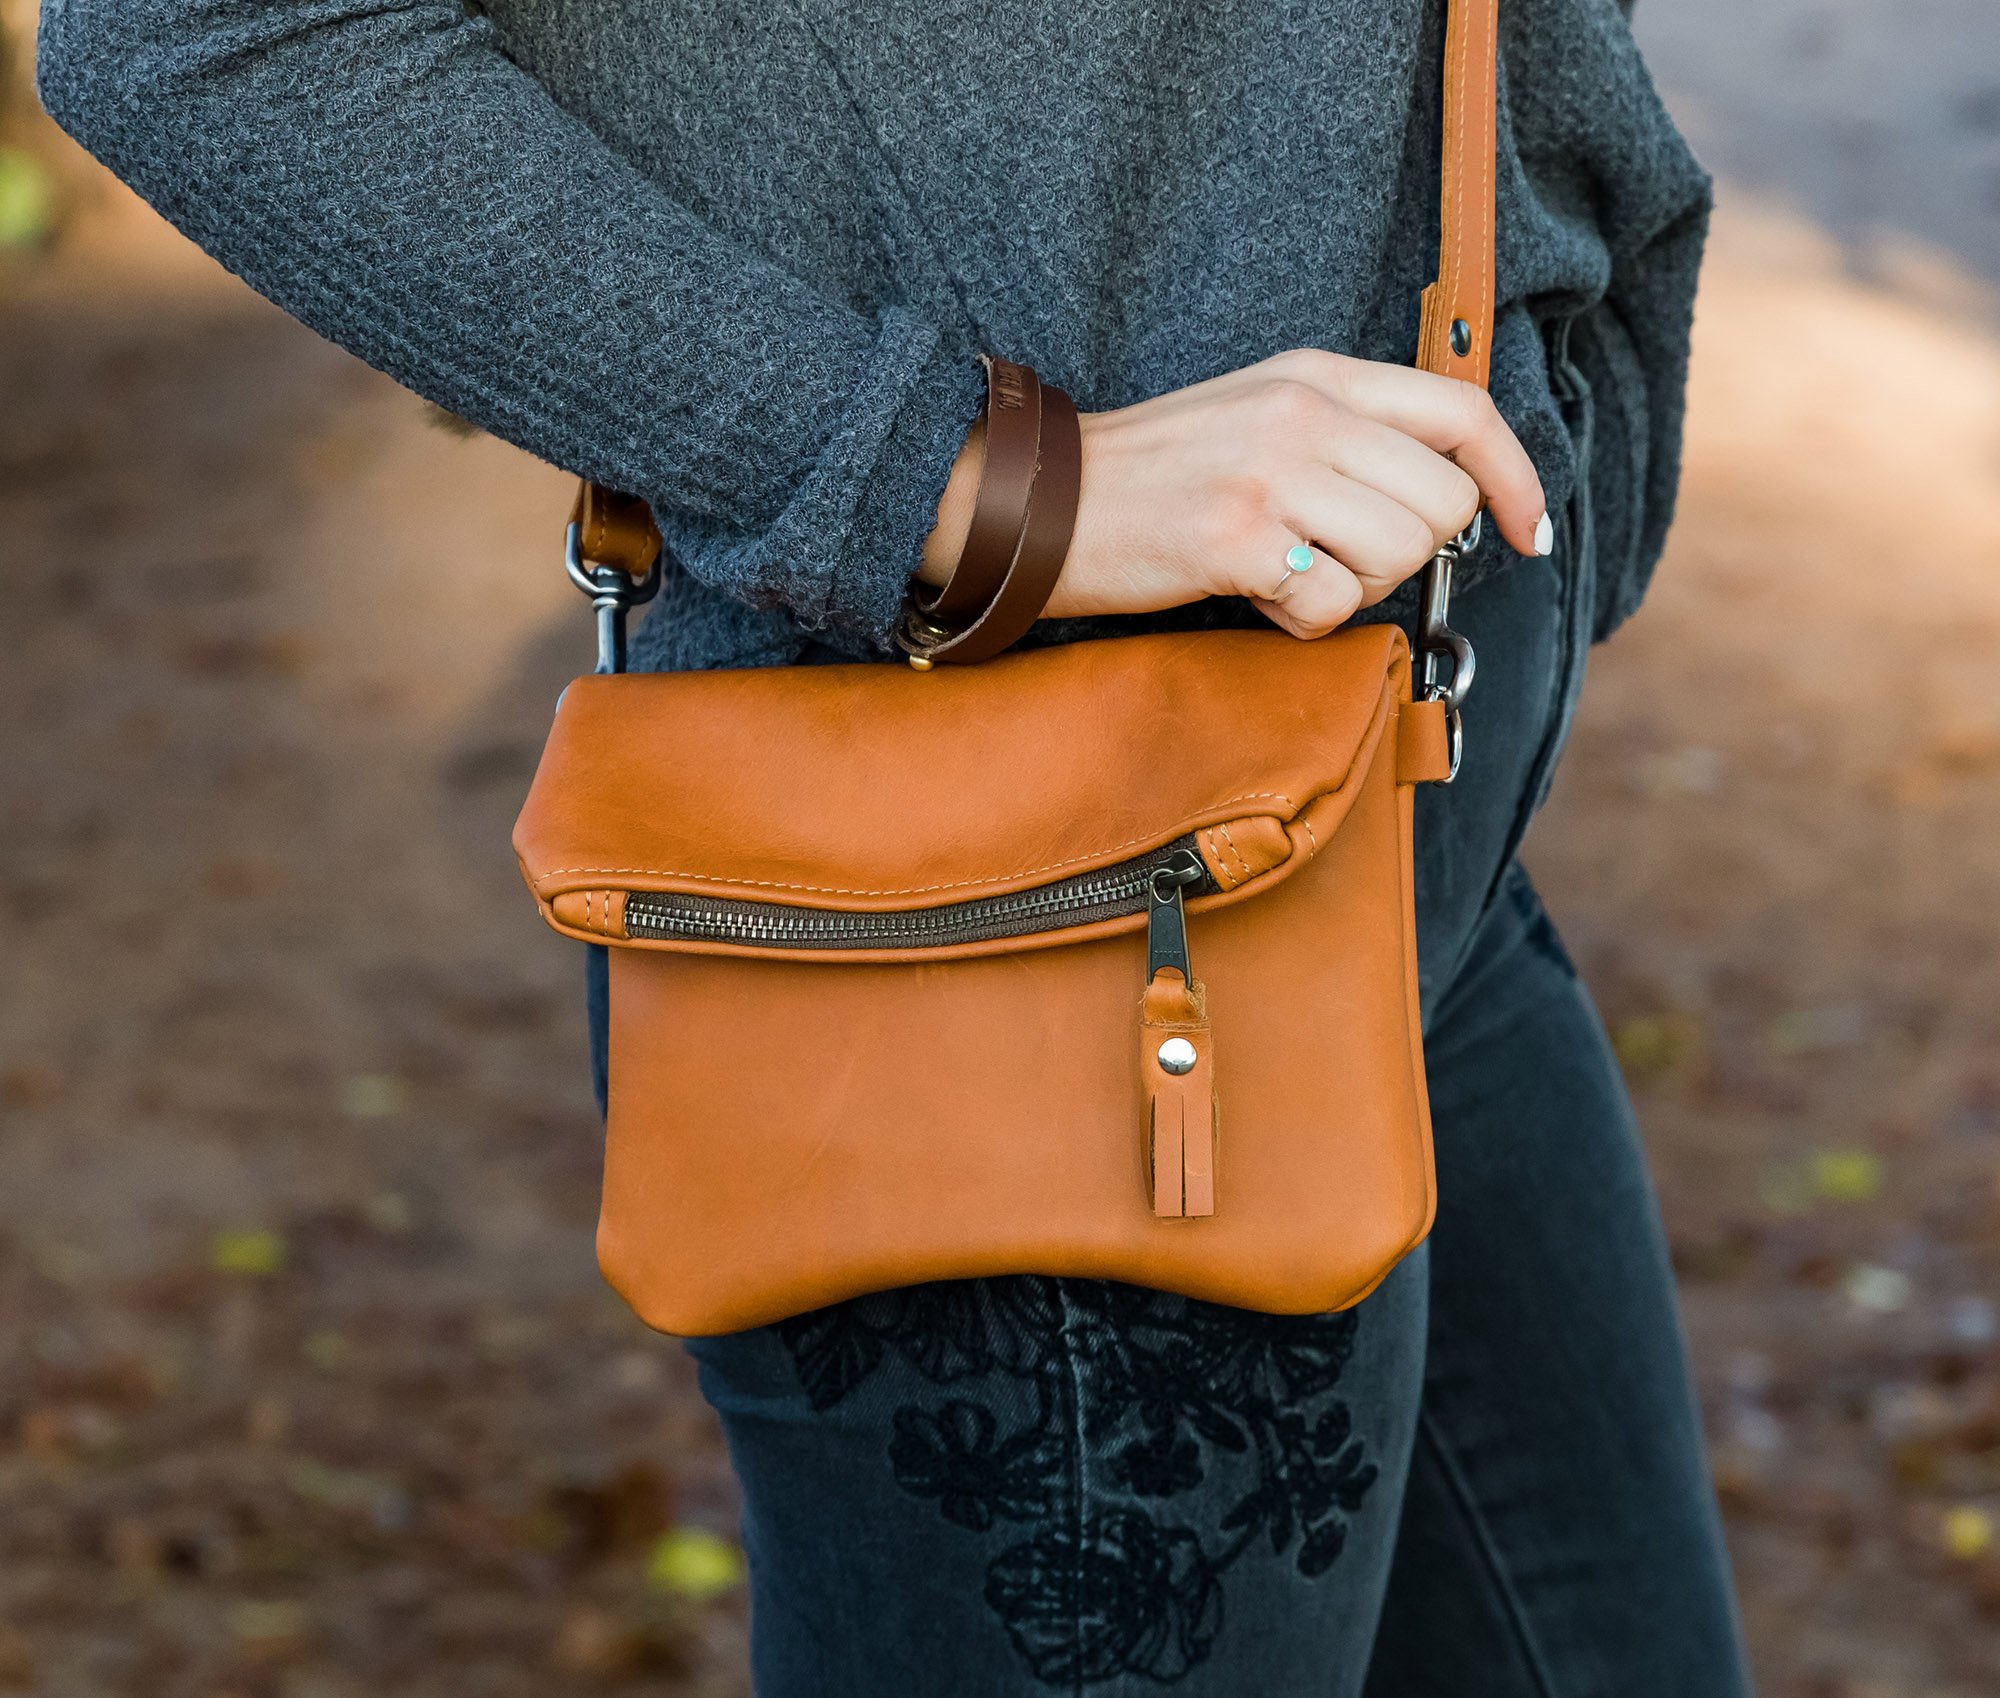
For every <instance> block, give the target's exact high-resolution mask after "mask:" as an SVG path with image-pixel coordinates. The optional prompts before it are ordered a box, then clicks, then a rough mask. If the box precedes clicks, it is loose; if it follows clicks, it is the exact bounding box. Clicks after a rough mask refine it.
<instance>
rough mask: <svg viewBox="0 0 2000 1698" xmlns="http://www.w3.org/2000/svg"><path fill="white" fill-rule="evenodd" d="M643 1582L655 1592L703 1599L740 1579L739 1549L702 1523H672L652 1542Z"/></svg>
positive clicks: (717, 1594) (728, 1589) (734, 1585)
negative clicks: (699, 1525)
mask: <svg viewBox="0 0 2000 1698" xmlns="http://www.w3.org/2000/svg"><path fill="white" fill-rule="evenodd" d="M646 1583H647V1584H648V1585H649V1586H651V1587H652V1588H653V1589H654V1590H655V1591H656V1592H667V1593H671V1594H672V1595H673V1596H675V1597H680V1598H692V1599H694V1600H695V1601H696V1602H697V1603H705V1602H707V1601H708V1600H709V1599H710V1598H719V1597H721V1596H722V1595H723V1594H724V1593H725V1592H732V1591H734V1590H735V1589H736V1588H737V1587H738V1586H740V1585H741V1584H742V1583H743V1553H742V1552H741V1551H739V1550H738V1549H737V1548H736V1547H735V1545H733V1544H731V1543H730V1542H729V1540H727V1539H725V1538H723V1537H721V1535H719V1534H716V1533H711V1532H709V1531H708V1530H707V1529H706V1528H703V1527H676V1528H674V1529H673V1531H672V1532H669V1533H662V1534H661V1535H660V1536H659V1538H658V1539H656V1540H655V1541H654V1542H653V1549H652V1553H651V1554H650V1555H649V1556H648V1557H647V1558H646Z"/></svg>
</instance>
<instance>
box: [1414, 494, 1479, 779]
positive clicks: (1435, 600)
mask: <svg viewBox="0 0 2000 1698" xmlns="http://www.w3.org/2000/svg"><path fill="white" fill-rule="evenodd" d="M1481 518H1482V515H1481V514H1478V513H1475V514H1473V516H1472V523H1471V524H1469V525H1467V526H1466V527H1465V529H1464V530H1462V531H1460V532H1459V533H1458V535H1457V536H1455V537H1453V538H1452V539H1451V541H1450V542H1448V543H1446V544H1445V545H1444V547H1442V548H1441V549H1439V550H1438V551H1437V553H1436V554H1434V555H1433V556H1432V557H1431V563H1430V565H1429V566H1427V567H1426V568H1425V569H1424V589H1423V604H1422V611H1421V613H1420V615H1419V617H1418V620H1417V643H1416V649H1417V696H1418V699H1419V700H1421V701H1427V702H1443V703H1444V704H1445V714H1446V720H1445V723H1446V726H1447V728H1448V735H1449V738H1450V749H1451V766H1450V769H1449V770H1448V771H1447V772H1446V773H1445V775H1444V777H1443V778H1441V779H1439V780H1438V782H1439V783H1440V784H1449V783H1450V782H1451V781H1452V780H1453V779H1454V778H1456V777H1457V776H1458V763H1459V760H1460V758H1461V757H1462V756H1463V755H1464V753H1465V724H1464V720H1463V719H1462V717H1461V716H1460V713H1459V709H1460V708H1462V707H1463V706H1464V705H1465V698H1466V697H1467V696H1469V695H1470V694H1471V693H1472V679H1473V675H1474V673H1475V672H1476V671H1477V669H1478V662H1477V657H1476V656H1475V655H1474V654H1473V652H1472V644H1471V643H1469V642H1468V641H1466V639H1465V637H1464V636H1463V635H1461V634H1460V633H1459V632H1457V631H1454V630H1453V629H1452V628H1451V626H1450V625H1449V624H1448V623H1447V622H1446V616H1447V615H1448V614H1449V613H1450V611H1451V579H1452V571H1453V568H1455V567H1456V566H1457V565H1458V563H1459V561H1460V560H1462V559H1464V557H1465V556H1466V555H1468V554H1470V553H1471V552H1472V551H1473V550H1474V549H1476V548H1477V547H1478V546H1479V536H1480V531H1481V524H1480V521H1481ZM1446 660H1449V661H1450V662H1451V671H1450V674H1449V675H1448V676H1440V668H1441V665H1442V663H1443V662H1444V661H1446Z"/></svg>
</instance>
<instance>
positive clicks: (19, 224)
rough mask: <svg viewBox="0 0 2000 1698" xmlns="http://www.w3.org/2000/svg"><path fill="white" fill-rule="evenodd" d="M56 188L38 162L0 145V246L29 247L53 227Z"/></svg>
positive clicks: (24, 154)
mask: <svg viewBox="0 0 2000 1698" xmlns="http://www.w3.org/2000/svg"><path fill="white" fill-rule="evenodd" d="M55 221H56V191H55V185H54V184H53V183H52V182H50V180H49V174H48V172H46V171H45V170H43V169H42V166H41V164H40V162H39V161H37V160H36V159H35V158H34V157H33V156H32V155H30V154H28V153H25V152H23V151H22V150H21V149H20V148H18V147H0V248H31V247H35V246H37V245H38V244H40V243H41V242H42V241H44V240H45V239H46V238H47V236H48V234H49V232H50V231H51V230H53V229H54V228H55Z"/></svg>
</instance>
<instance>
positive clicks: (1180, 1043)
mask: <svg viewBox="0 0 2000 1698" xmlns="http://www.w3.org/2000/svg"><path fill="white" fill-rule="evenodd" d="M1199 1059H1200V1057H1199V1056H1198V1055H1197V1054H1196V1053H1195V1047H1194V1045H1193V1044H1191V1043H1189V1042H1188V1041H1187V1039H1186V1038H1169V1039H1167V1041H1166V1042H1165V1043H1163V1044H1162V1045H1160V1065H1161V1067H1163V1068H1164V1069H1166V1071H1167V1072H1169V1073H1171V1074H1173V1075H1174V1077H1175V1078H1179V1077H1180V1076H1181V1075H1182V1074H1184V1073H1192V1072H1193V1071H1194V1064H1195V1062H1196V1061H1198V1060H1199Z"/></svg>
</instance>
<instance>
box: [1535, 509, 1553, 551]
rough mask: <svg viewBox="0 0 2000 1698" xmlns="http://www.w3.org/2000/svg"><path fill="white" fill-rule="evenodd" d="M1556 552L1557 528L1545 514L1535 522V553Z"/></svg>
mask: <svg viewBox="0 0 2000 1698" xmlns="http://www.w3.org/2000/svg"><path fill="white" fill-rule="evenodd" d="M1555 551H1556V528H1555V526H1554V525H1553V524H1552V523H1551V522H1550V520H1549V516H1548V514H1546V513H1544V514H1543V515H1542V516H1541V517H1540V518H1539V519H1537V520H1536V521H1535V552H1536V553H1537V554H1553V553H1555Z"/></svg>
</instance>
